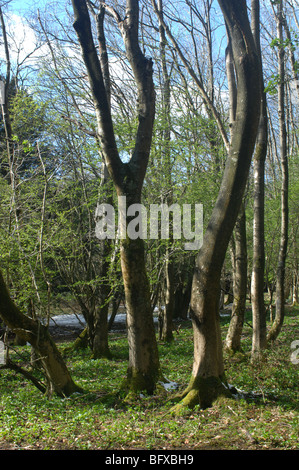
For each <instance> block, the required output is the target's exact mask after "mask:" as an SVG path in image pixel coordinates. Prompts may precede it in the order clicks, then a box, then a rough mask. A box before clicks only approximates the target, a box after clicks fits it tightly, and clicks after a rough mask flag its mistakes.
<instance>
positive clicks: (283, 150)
mask: <svg viewBox="0 0 299 470" xmlns="http://www.w3.org/2000/svg"><path fill="white" fill-rule="evenodd" d="M273 8H274V7H273ZM275 16H276V22H277V37H278V40H279V41H280V43H279V47H278V74H279V83H278V117H279V148H280V164H281V228H280V244H279V254H278V264H277V274H276V312H275V321H274V323H273V325H272V327H271V329H270V331H269V332H268V335H267V339H268V341H273V340H275V339H276V338H277V336H278V334H279V332H280V330H281V327H282V325H283V321H284V309H285V305H284V304H285V293H284V287H285V286H284V284H285V267H286V266H285V264H286V256H287V247H288V225H289V204H288V180H289V174H288V173H289V172H288V155H287V130H286V117H285V48H284V45H283V22H284V20H283V0H280V1H279V2H278V4H277V12H275Z"/></svg>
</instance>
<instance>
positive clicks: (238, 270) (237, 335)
mask: <svg viewBox="0 0 299 470" xmlns="http://www.w3.org/2000/svg"><path fill="white" fill-rule="evenodd" d="M233 293H234V300H233V307H232V317H231V321H230V325H229V328H228V332H227V336H226V341H225V347H226V349H227V350H229V351H231V352H237V351H240V350H241V335H242V330H243V324H244V317H245V308H246V293H247V240H246V216H245V207H244V204H243V205H242V207H241V211H240V215H239V216H238V219H237V222H236V225H235V252H234V279H233Z"/></svg>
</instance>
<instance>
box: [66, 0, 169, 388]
mask: <svg viewBox="0 0 299 470" xmlns="http://www.w3.org/2000/svg"><path fill="white" fill-rule="evenodd" d="M72 3H73V8H74V14H75V21H74V28H75V30H76V32H77V36H78V39H79V42H80V45H81V49H82V56H83V59H84V62H85V66H86V70H87V73H88V77H89V82H90V86H91V91H92V95H93V101H94V105H95V109H96V114H97V122H98V134H99V141H100V144H101V150H102V153H103V156H104V159H105V164H106V166H107V169H108V172H109V174H110V176H111V178H112V180H113V182H114V186H115V188H116V192H117V195H118V196H119V197H120V196H125V197H126V199H127V207H129V206H131V205H132V204H135V203H137V204H139V203H140V202H141V191H142V186H143V181H144V177H145V173H146V169H147V165H148V159H149V152H150V147H151V141H152V133H153V124H154V116H155V90H154V84H153V77H152V75H153V72H152V61H151V60H150V59H147V58H146V57H145V56H144V55H143V53H142V51H141V49H140V46H139V40H138V31H139V2H138V0H127V2H126V16H125V18H124V19H121V17H120V15H119V14H118V12H117V11H116V10H114V9H112V8H110V9H109V12H110V14H111V15H112V16H113V17H114V19H115V20H116V21H117V23H118V26H119V28H120V31H121V34H122V37H123V41H124V45H125V49H126V55H127V59H128V61H129V63H130V65H131V68H132V71H133V74H134V78H135V82H136V85H137V93H138V97H137V103H138V104H137V113H138V128H137V133H136V138H135V146H134V149H133V151H132V157H131V159H130V161H129V162H128V163H123V162H122V161H121V159H120V157H119V154H118V149H117V145H116V139H115V135H114V131H113V122H112V115H111V108H110V103H109V97H108V96H107V93H106V88H105V82H104V77H103V70H102V68H101V64H100V61H99V58H98V55H97V51H96V48H95V45H94V41H93V37H92V31H91V23H90V18H89V14H88V9H87V5H86V1H82V0H80V1H79V0H73V2H72ZM102 5H104V4H102ZM104 6H105V8H109V7H107V5H106V4H105V5H104ZM129 222H130V218H129V217H128V216H127V215H126V217H125V220H124V223H125V227H126V228H127V226H128V223H129ZM120 251H121V266H122V273H123V282H124V289H125V296H126V307H127V325H128V342H129V365H128V376H127V381H126V386H127V388H128V389H129V390H131V391H137V390H146V391H148V392H149V393H151V392H152V391H153V390H154V389H155V385H156V382H157V380H158V376H159V373H160V366H159V360H158V349H157V342H156V336H155V330H154V324H153V318H152V310H151V304H150V296H149V293H148V292H149V287H148V280H147V274H146V269H145V260H144V246H143V241H142V240H141V239H137V240H131V239H130V238H129V237H128V235H127V236H125V238H123V239H121V247H120Z"/></svg>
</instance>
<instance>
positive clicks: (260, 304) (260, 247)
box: [251, 0, 268, 359]
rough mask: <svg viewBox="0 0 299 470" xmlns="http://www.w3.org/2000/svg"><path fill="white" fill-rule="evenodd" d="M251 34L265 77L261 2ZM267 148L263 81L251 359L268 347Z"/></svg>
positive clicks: (254, 10) (256, 173)
mask: <svg viewBox="0 0 299 470" xmlns="http://www.w3.org/2000/svg"><path fill="white" fill-rule="evenodd" d="M251 6H252V8H251V10H252V30H253V36H254V40H255V43H256V47H257V51H258V54H259V59H260V69H261V74H263V67H262V58H261V48H260V25H259V16H260V15H259V1H258V0H252V4H251ZM267 144H268V116H267V103H266V94H265V92H264V83H263V81H262V100H261V114H260V122H259V128H258V135H257V142H256V149H255V154H254V168H253V171H254V202H253V204H254V209H253V210H254V216H253V263H252V277H251V303H252V324H253V336H252V352H251V354H252V359H255V358H256V357H257V356H259V354H260V352H261V351H262V350H263V349H265V347H266V345H267V338H266V335H267V331H266V310H265V304H264V274H265V273H264V271H265V236H264V193H265V190H264V184H265V183H264V179H265V160H266V155H267Z"/></svg>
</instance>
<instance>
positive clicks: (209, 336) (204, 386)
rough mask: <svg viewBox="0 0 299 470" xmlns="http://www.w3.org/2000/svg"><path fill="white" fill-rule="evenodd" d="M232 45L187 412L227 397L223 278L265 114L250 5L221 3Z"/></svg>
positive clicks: (197, 298) (196, 306)
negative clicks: (231, 88)
mask: <svg viewBox="0 0 299 470" xmlns="http://www.w3.org/2000/svg"><path fill="white" fill-rule="evenodd" d="M218 3H219V5H220V7H221V9H222V12H223V15H224V18H225V21H226V25H227V30H228V33H229V36H230V39H231V44H232V51H233V58H234V63H235V69H236V77H237V87H238V88H237V104H236V119H235V122H234V123H233V126H232V137H231V144H230V150H229V155H228V159H227V163H226V167H225V171H224V175H223V179H222V183H221V187H220V191H219V194H218V198H217V201H216V204H215V207H214V209H213V212H212V215H211V218H210V221H209V223H208V226H207V229H206V232H205V234H204V239H203V245H202V247H201V250H200V252H199V254H198V257H197V261H196V267H195V272H194V277H193V286H192V298H191V318H192V323H193V330H194V361H193V370H192V376H191V380H190V383H189V386H188V387H187V389H186V390H185V391H184V392H183V394H182V395H181V397H182V398H183V399H182V401H181V402H180V403H179V404H178V405H177V407H176V410H177V411H178V410H179V409H180V408H181V407H182V406H194V405H195V404H200V406H201V407H203V408H205V407H208V406H210V405H212V403H213V401H214V400H215V399H216V398H217V397H218V396H219V395H221V394H224V395H227V394H228V388H227V386H226V384H225V380H226V379H225V371H224V363H223V351H222V339H221V331H220V322H219V298H220V277H221V270H222V266H223V262H224V258H225V253H226V250H227V247H228V243H229V240H230V237H231V234H232V231H233V228H234V225H235V222H236V219H237V216H238V213H239V210H240V207H241V203H242V198H243V195H244V191H245V186H246V182H247V178H248V173H249V168H250V163H251V158H252V153H253V149H254V145H255V140H256V134H257V127H258V122H259V114H260V89H261V88H260V85H259V84H260V80H261V76H260V73H259V67H258V63H259V62H258V56H257V53H256V48H255V44H254V41H253V37H252V32H251V29H250V24H249V20H248V16H247V6H246V1H245V0H241V1H240V0H238V1H237V0H230V1H229V0H218Z"/></svg>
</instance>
